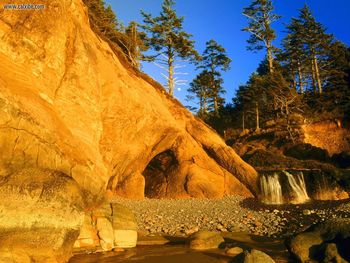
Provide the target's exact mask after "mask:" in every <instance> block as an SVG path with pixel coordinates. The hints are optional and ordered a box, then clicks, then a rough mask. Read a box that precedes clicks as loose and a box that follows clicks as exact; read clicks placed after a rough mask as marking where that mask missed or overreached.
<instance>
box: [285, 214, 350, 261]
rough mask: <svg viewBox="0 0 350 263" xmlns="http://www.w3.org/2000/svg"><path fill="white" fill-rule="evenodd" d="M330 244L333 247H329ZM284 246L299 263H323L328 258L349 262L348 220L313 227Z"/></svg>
mask: <svg viewBox="0 0 350 263" xmlns="http://www.w3.org/2000/svg"><path fill="white" fill-rule="evenodd" d="M330 243H332V244H334V245H329V244H330ZM286 245H287V248H288V250H289V251H290V252H291V253H292V255H293V256H294V257H295V258H297V259H298V260H299V261H300V262H307V261H308V260H318V261H322V262H323V261H324V260H330V258H336V259H339V260H340V259H344V260H347V261H350V252H349V249H348V248H349V246H350V219H348V218H338V219H337V218H335V219H329V220H327V221H325V222H322V223H318V224H316V225H313V226H312V227H310V228H309V229H307V230H306V231H305V232H303V233H300V234H297V235H296V236H294V237H292V238H291V239H290V240H288V241H287V242H286ZM337 255H339V256H337Z"/></svg>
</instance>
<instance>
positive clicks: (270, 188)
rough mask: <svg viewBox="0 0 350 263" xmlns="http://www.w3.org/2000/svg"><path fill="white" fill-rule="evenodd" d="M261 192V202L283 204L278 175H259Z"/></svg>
mask: <svg viewBox="0 0 350 263" xmlns="http://www.w3.org/2000/svg"><path fill="white" fill-rule="evenodd" d="M260 185H261V192H262V197H263V200H262V201H263V202H264V203H266V204H274V205H278V204H283V196H282V187H281V184H280V182H279V175H278V174H277V173H274V174H273V175H272V176H268V175H262V176H261V177H260Z"/></svg>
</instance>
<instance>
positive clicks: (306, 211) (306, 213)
mask: <svg viewBox="0 0 350 263" xmlns="http://www.w3.org/2000/svg"><path fill="white" fill-rule="evenodd" d="M303 215H304V216H308V215H311V211H310V210H309V209H305V210H303Z"/></svg>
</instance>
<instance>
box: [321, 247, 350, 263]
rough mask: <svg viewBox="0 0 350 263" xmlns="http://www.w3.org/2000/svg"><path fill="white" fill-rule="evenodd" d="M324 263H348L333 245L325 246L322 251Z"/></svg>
mask: <svg viewBox="0 0 350 263" xmlns="http://www.w3.org/2000/svg"><path fill="white" fill-rule="evenodd" d="M323 262H324V263H333V262H336V263H348V261H346V260H345V259H343V258H342V257H341V256H340V255H339V252H338V248H337V245H336V244H334V243H328V244H325V249H324V259H323Z"/></svg>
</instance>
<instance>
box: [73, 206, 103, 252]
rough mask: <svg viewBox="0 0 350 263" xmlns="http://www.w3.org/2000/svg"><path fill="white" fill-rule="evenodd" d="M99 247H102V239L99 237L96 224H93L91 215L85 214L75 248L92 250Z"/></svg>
mask: <svg viewBox="0 0 350 263" xmlns="http://www.w3.org/2000/svg"><path fill="white" fill-rule="evenodd" d="M98 246H100V238H99V237H98V235H97V229H96V227H95V223H94V224H93V223H92V220H91V215H90V213H88V214H85V216H84V222H83V225H82V227H81V228H80V234H79V237H78V238H77V240H76V241H75V243H74V248H82V249H86V248H89V249H91V248H97V247H98Z"/></svg>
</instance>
